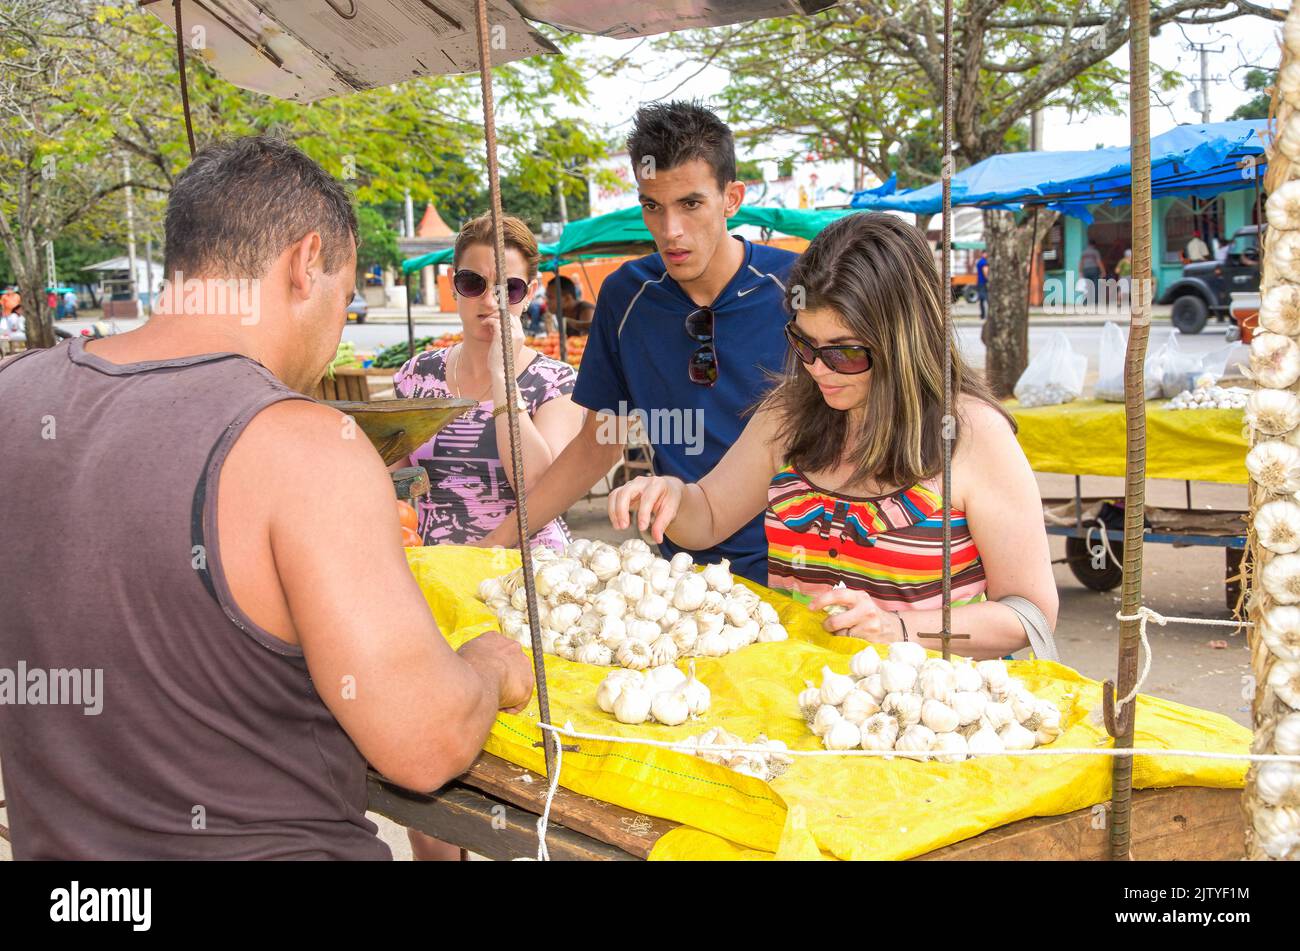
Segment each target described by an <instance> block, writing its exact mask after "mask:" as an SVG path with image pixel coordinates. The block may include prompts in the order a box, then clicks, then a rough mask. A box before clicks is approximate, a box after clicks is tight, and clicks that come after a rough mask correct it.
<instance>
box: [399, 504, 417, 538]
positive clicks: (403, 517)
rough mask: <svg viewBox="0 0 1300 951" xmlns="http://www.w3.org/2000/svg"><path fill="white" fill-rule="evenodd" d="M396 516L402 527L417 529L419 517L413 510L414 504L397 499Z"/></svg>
mask: <svg viewBox="0 0 1300 951" xmlns="http://www.w3.org/2000/svg"><path fill="white" fill-rule="evenodd" d="M397 518H398V520H399V521H400V522H401V523H402V527H403V528H409V529H410V530H411V531H413V532H415V531H419V529H420V517H419V516H418V515H417V514H416V512H415V506H413V505H412V504H411V503H410V502H403V501H402V500H401V499H398V500H397Z"/></svg>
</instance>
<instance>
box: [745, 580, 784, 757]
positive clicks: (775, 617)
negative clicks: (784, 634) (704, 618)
mask: <svg viewBox="0 0 1300 951" xmlns="http://www.w3.org/2000/svg"><path fill="white" fill-rule="evenodd" d="M745 590H748V589H745ZM757 611H758V623H759V624H780V623H781V615H780V614H778V613H777V611H776V608H774V607H772V605H770V604H768V603H767V602H766V601H759V602H758V608H757ZM773 742H777V741H776V740H773Z"/></svg>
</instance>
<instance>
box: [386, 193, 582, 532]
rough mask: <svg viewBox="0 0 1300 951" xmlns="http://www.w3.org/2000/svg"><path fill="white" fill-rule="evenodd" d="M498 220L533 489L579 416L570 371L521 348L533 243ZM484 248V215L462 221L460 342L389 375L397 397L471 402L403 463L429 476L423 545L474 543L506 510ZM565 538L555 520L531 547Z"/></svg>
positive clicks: (457, 258) (501, 399)
mask: <svg viewBox="0 0 1300 951" xmlns="http://www.w3.org/2000/svg"><path fill="white" fill-rule="evenodd" d="M502 223H503V230H504V231H505V235H504V238H505V246H506V248H505V259H506V278H505V284H506V294H507V299H508V301H509V311H510V317H511V319H512V321H513V322H514V323H513V327H512V331H513V337H512V339H513V342H514V347H515V370H516V373H517V374H518V376H517V382H518V386H519V397H520V400H521V403H522V405H521V406H520V409H521V412H520V414H519V436H520V443H521V446H522V450H523V456H524V473H525V478H526V479H527V481H528V483H529V484H530V485H531V484H533V483H534V481H535V480H537V479H539V478H540V477H541V475H542V473H543V472H545V471H546V468H547V467H548V466H549V465H550V464H551V462H552V461H553V460H554V459H555V457H556V456H558V455H559V454H560V452H561V451H562V450H563V449H564V447H565V446H566V445H568V443H569V440H571V439H572V438H573V437H574V436H575V435H576V434H577V432H578V430H579V429H580V428H581V426H582V417H583V409H582V407H580V406H577V405H576V404H575V403H574V402H573V401H572V400H571V399H570V396H569V394H570V393H572V392H573V384H574V379H575V377H576V374H575V373H574V370H573V367H571V366H569V365H568V364H566V363H560V362H559V361H558V360H552V359H550V358H549V357H545V356H542V355H541V354H539V353H537V352H536V351H534V350H532V349H530V348H528V347H526V346H524V331H523V326H522V324H521V322H520V319H519V318H520V314H522V313H523V310H524V308H525V307H526V306H527V304H528V301H530V300H531V299H532V297H533V294H534V292H535V291H536V289H537V262H538V259H539V255H538V251H537V242H536V240H535V239H534V238H533V234H532V232H531V231H530V230H529V229H528V226H527V225H526V224H524V223H523V222H522V221H520V220H519V219H518V218H512V217H506V218H504V219H503V222H502ZM492 242H493V234H492V219H491V217H490V216H488V215H482V216H480V217H478V218H475V219H474V220H472V221H470V222H469V223H467V224H466V225H465V227H464V228H462V229H461V232H460V234H459V235H458V236H457V238H456V250H455V254H454V256H453V267H454V268H455V277H454V280H453V285H454V287H455V288H456V309H457V311H458V312H459V314H460V319H461V323H462V324H463V326H464V339H463V341H462V342H461V343H458V344H455V345H454V346H452V347H449V348H447V349H445V350H429V351H425V352H424V353H418V354H416V355H415V358H414V359H412V360H408V361H407V362H406V363H405V364H404V365H403V366H402V368H401V369H400V370H398V371H397V374H396V375H395V376H394V378H393V384H394V387H395V389H396V391H397V395H398V396H399V397H425V396H439V397H460V398H463V399H472V400H476V401H477V402H478V404H479V405H478V406H477V407H475V408H474V409H472V410H470V411H469V412H468V413H466V414H465V415H463V416H461V417H459V418H458V419H456V420H453V421H452V422H451V423H450V424H449V425H448V426H447V427H446V428H444V429H443V430H442V431H441V432H440V433H438V434H437V435H436V436H434V438H433V439H431V440H429V442H427V443H425V444H424V445H423V446H421V447H420V448H419V449H417V450H416V451H415V452H414V453H412V454H411V457H410V464H411V465H417V466H423V467H424V468H425V470H426V471H428V473H429V484H430V491H429V494H428V495H427V496H426V497H425V498H423V499H422V500H420V503H419V505H418V507H417V508H418V511H419V515H420V527H419V532H420V535H421V537H423V538H424V541H425V544H428V545H438V544H455V545H466V544H473V543H474V542H476V541H478V540H479V539H481V538H483V537H484V536H485V535H487V533H488V532H490V531H491V530H492V529H494V528H496V526H497V525H499V524H501V522H503V521H504V520H505V519H506V518H507V517H512V516H513V513H514V508H515V498H516V496H517V492H516V487H515V485H514V483H513V480H514V472H512V471H511V467H510V464H509V460H510V434H509V431H508V427H507V426H506V421H505V411H506V395H505V393H506V384H505V372H504V370H503V367H502V362H501V357H502V353H501V319H500V316H499V313H498V310H497V299H496V294H495V293H494V290H493V289H494V287H495V286H496V284H497V279H496V267H495V261H494V254H493V249H492ZM503 460H505V462H504V464H503ZM567 540H568V530H567V529H566V528H565V526H564V522H563V521H562V520H560V519H556V520H555V521H553V522H551V523H549V524H548V525H545V526H543V527H542V528H541V530H540V531H538V532H536V534H535V535H534V541H535V542H540V543H543V544H547V545H550V546H552V547H557V548H559V547H562V546H563V545H564V544H565V542H566V541H567Z"/></svg>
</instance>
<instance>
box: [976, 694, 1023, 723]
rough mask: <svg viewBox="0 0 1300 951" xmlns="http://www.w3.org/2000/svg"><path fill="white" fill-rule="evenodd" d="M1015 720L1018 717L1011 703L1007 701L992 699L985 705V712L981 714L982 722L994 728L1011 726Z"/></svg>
mask: <svg viewBox="0 0 1300 951" xmlns="http://www.w3.org/2000/svg"><path fill="white" fill-rule="evenodd" d="M1015 722H1016V718H1015V714H1014V713H1012V712H1011V704H1009V703H1007V702H1005V701H992V700H990V701H989V702H988V703H986V704H985V705H984V712H983V713H982V714H981V715H980V723H982V724H984V725H985V726H987V727H989V728H990V729H992V730H1001V729H1002V728H1003V727H1004V726H1009V725H1010V724H1012V723H1015ZM1017 725H1019V724H1017Z"/></svg>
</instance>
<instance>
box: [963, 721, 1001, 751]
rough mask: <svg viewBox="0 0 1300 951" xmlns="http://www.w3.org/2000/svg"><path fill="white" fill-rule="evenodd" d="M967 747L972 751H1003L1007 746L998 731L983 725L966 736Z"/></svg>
mask: <svg viewBox="0 0 1300 951" xmlns="http://www.w3.org/2000/svg"><path fill="white" fill-rule="evenodd" d="M966 748H967V749H968V750H969V751H970V752H971V753H1001V752H1002V751H1003V750H1004V749H1006V746H1004V745H1003V743H1002V737H1000V736H998V734H997V732H996V731H994V730H993V729H991V728H989V727H981V728H980V729H978V730H976V731H975V732H974V733H972V734H971V735H970V736H969V737H967V738H966Z"/></svg>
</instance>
